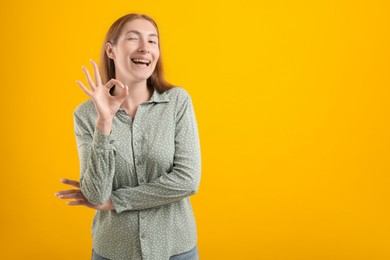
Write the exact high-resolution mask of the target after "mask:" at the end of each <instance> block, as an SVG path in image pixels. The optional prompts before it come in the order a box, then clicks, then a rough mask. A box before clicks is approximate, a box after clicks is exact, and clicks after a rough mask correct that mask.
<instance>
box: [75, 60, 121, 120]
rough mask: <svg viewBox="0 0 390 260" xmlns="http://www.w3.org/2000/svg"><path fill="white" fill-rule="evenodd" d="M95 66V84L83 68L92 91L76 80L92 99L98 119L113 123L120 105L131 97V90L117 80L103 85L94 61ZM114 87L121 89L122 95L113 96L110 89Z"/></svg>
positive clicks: (92, 61) (84, 68)
mask: <svg viewBox="0 0 390 260" xmlns="http://www.w3.org/2000/svg"><path fill="white" fill-rule="evenodd" d="M90 61H91V63H92V65H93V70H94V74H95V82H93V80H92V78H91V75H90V74H89V71H88V69H87V68H86V67H84V66H83V67H82V68H83V70H84V73H85V75H86V77H87V80H88V84H89V86H90V88H91V89H90V90H89V89H88V88H86V87H85V86H84V84H83V83H82V82H81V81H79V80H76V82H77V83H78V84H79V85H80V87H81V88H82V89H83V91H84V92H85V93H86V94H87V95H88V96H89V97H90V98H91V99H92V101H93V103H94V104H95V108H96V110H97V113H98V117H99V118H100V119H101V120H103V121H112V119H113V118H114V116H115V113H116V112H117V111H118V109H119V107H120V105H121V104H122V103H123V101H124V100H125V98H126V97H127V96H128V95H129V89H128V87H127V86H125V85H124V84H123V83H122V82H120V81H119V80H116V79H110V80H109V81H108V82H107V83H106V84H105V85H103V83H102V81H101V79H100V73H99V69H98V66H97V64H96V63H95V61H94V60H92V59H91V60H90ZM113 86H117V87H119V88H121V90H122V91H121V92H122V93H121V95H119V96H111V94H110V92H109V91H110V89H111V88H112V87H113Z"/></svg>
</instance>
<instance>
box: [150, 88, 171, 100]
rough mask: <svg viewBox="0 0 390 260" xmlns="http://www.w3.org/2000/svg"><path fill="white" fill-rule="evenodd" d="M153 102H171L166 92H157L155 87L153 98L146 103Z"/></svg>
mask: <svg viewBox="0 0 390 260" xmlns="http://www.w3.org/2000/svg"><path fill="white" fill-rule="evenodd" d="M151 102H155V103H163V102H169V98H168V95H167V93H166V91H164V92H162V93H160V92H158V91H157V89H156V88H155V87H153V94H152V97H151V98H150V100H149V101H146V103H151Z"/></svg>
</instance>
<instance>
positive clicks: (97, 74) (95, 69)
mask: <svg viewBox="0 0 390 260" xmlns="http://www.w3.org/2000/svg"><path fill="white" fill-rule="evenodd" d="M90 61H91V63H92V66H93V73H94V74H95V84H96V85H99V84H102V80H101V78H100V72H99V68H98V65H97V64H96V62H95V61H94V60H93V59H90Z"/></svg>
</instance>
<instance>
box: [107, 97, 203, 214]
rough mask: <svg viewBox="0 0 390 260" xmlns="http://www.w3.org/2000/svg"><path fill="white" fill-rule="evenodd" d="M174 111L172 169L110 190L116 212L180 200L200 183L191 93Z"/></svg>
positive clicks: (198, 154) (195, 189)
mask: <svg viewBox="0 0 390 260" xmlns="http://www.w3.org/2000/svg"><path fill="white" fill-rule="evenodd" d="M183 96H184V98H182V100H181V102H180V104H178V107H179V109H178V111H177V112H176V113H177V114H176V129H175V154H174V160H173V170H172V171H171V172H168V173H164V174H162V175H161V176H160V177H159V178H157V179H155V180H153V181H151V182H149V183H145V184H141V185H139V186H137V187H123V188H120V189H117V190H113V191H112V194H111V196H110V199H111V200H112V202H113V204H114V207H115V210H116V212H118V213H120V212H122V211H125V210H142V209H148V208H153V207H159V206H162V205H165V204H168V203H172V202H176V201H180V200H182V199H183V198H185V197H188V196H191V195H194V194H195V193H196V192H197V191H198V188H199V185H200V177H201V151H200V142H199V134H198V126H197V122H196V118H195V112H194V108H193V105H192V100H191V97H190V96H189V95H188V94H187V93H186V95H183Z"/></svg>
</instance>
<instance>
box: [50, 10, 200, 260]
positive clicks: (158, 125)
mask: <svg viewBox="0 0 390 260" xmlns="http://www.w3.org/2000/svg"><path fill="white" fill-rule="evenodd" d="M91 63H92V65H93V69H94V80H93V79H92V78H91V76H90V74H89V71H88V70H87V69H86V68H85V67H83V70H84V72H85V74H86V78H87V81H88V84H89V86H90V88H87V87H86V86H85V85H84V84H83V83H82V82H81V81H77V82H78V84H79V85H80V87H81V88H82V90H83V91H84V92H85V93H86V94H87V95H88V96H89V97H90V100H88V101H85V102H83V103H82V104H80V105H79V106H78V107H77V108H76V109H75V111H74V130H75V136H76V141H77V146H78V152H79V158H80V181H75V180H68V179H62V182H63V183H65V184H68V185H71V186H74V187H76V188H77V189H70V190H64V191H59V192H57V193H56V196H58V197H59V198H61V199H73V201H70V202H68V204H69V205H82V206H86V207H89V208H92V209H95V210H96V214H95V217H94V221H93V225H92V238H93V250H92V259H95V260H96V259H164V260H168V259H176V260H177V259H188V260H192V259H198V250H197V231H196V223H195V218H194V214H193V212H192V207H191V203H190V200H189V197H190V196H191V195H194V194H195V193H196V192H197V191H198V188H199V184H200V175H201V155H200V141H199V136H198V126H197V122H196V117H195V112H194V108H193V105H192V99H191V96H190V95H189V93H188V92H187V91H186V90H185V89H184V88H181V87H178V86H173V85H171V84H169V83H168V82H166V81H165V80H164V77H163V66H162V60H161V53H160V45H159V34H158V28H157V25H156V23H155V22H154V21H153V20H152V19H151V18H150V17H149V16H146V15H139V14H129V15H126V16H124V17H121V18H120V19H118V20H117V21H116V22H115V23H114V24H113V25H112V26H111V27H110V29H109V31H108V32H107V35H106V38H105V41H104V44H103V48H102V56H101V63H100V72H99V69H98V66H97V64H96V63H95V62H94V61H93V60H91Z"/></svg>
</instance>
